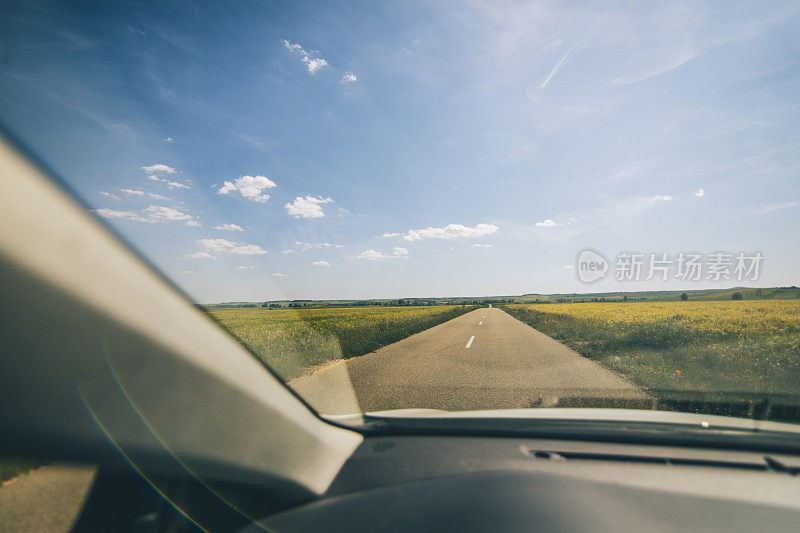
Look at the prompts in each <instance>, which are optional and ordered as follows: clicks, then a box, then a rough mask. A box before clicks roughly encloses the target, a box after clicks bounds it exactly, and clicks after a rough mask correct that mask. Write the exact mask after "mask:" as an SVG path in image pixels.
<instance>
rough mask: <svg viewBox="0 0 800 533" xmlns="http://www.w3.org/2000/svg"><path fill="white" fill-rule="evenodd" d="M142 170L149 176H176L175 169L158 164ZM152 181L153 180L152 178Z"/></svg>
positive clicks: (144, 167)
mask: <svg viewBox="0 0 800 533" xmlns="http://www.w3.org/2000/svg"><path fill="white" fill-rule="evenodd" d="M142 170H144V171H145V172H147V173H148V174H175V169H174V168H172V167H171V166H169V165H165V164H163V163H156V164H155V165H149V166H143V167H142ZM150 179H153V177H152V176H151V177H150Z"/></svg>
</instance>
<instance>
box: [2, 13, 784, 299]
mask: <svg viewBox="0 0 800 533" xmlns="http://www.w3.org/2000/svg"><path fill="white" fill-rule="evenodd" d="M0 9H1V10H2V16H0V20H2V22H0V51H1V52H2V54H0V56H2V58H3V59H2V63H1V64H0V121H1V122H2V124H3V125H4V126H5V127H6V128H8V129H9V130H10V131H11V132H13V134H14V135H16V136H17V137H18V138H19V139H20V140H21V141H22V142H23V143H25V144H26V145H27V146H28V147H29V148H30V149H31V150H32V151H33V152H34V153H35V154H36V155H38V156H39V157H40V158H41V159H42V160H43V161H44V162H45V163H47V164H48V165H49V166H50V167H51V168H53V169H54V170H55V171H56V172H57V173H58V174H59V175H60V176H61V177H62V178H63V179H64V181H65V182H66V183H68V184H69V185H70V187H71V188H73V189H74V190H75V191H76V192H77V193H78V194H79V195H80V196H81V197H82V198H83V199H84V200H85V201H86V202H87V203H88V204H89V205H90V206H91V207H92V208H93V209H96V210H97V213H98V214H99V215H101V216H105V217H106V219H107V220H108V221H109V222H110V223H111V224H112V225H113V226H114V227H115V228H116V229H117V230H118V231H119V232H120V233H121V234H122V235H123V236H124V237H125V238H126V239H127V240H128V241H129V242H131V243H132V244H133V245H134V246H135V247H136V248H138V249H139V250H140V251H141V252H142V253H144V255H146V256H147V257H149V258H150V259H151V260H152V261H153V262H154V263H155V264H156V265H157V266H158V267H159V268H160V269H161V270H162V271H163V272H164V273H165V274H167V275H168V276H169V277H171V278H172V279H174V280H175V281H176V282H177V283H178V285H180V286H181V287H183V288H184V289H185V290H186V291H187V292H188V293H189V294H190V295H191V296H192V297H193V298H195V299H197V300H198V301H201V302H215V301H233V300H262V299H279V298H367V297H408V296H448V295H449V296H457V295H497V294H520V293H528V292H567V291H569V292H572V291H578V292H585V291H595V290H639V289H642V290H651V289H660V288H677V287H685V288H702V287H708V286H732V285H734V283H731V282H725V281H724V280H723V281H721V282H719V283H714V282H712V281H706V280H703V281H701V282H693V283H688V284H687V283H686V282H679V281H677V280H672V279H670V280H668V281H656V280H650V281H640V282H617V281H615V280H613V279H607V280H605V281H603V282H601V283H599V284H597V285H593V286H591V287H587V286H585V285H582V284H581V283H580V282H579V281H578V279H577V277H576V275H575V272H574V268H569V267H570V266H572V265H574V263H575V258H576V256H577V254H578V252H579V251H580V250H582V249H584V248H587V247H590V248H593V249H596V250H599V251H601V252H602V253H604V254H606V255H607V256H608V257H610V258H613V257H614V256H615V255H616V254H617V253H619V252H622V251H640V252H643V253H648V252H658V253H661V252H666V253H670V254H677V253H679V252H682V251H699V252H703V253H710V252H714V251H720V250H723V251H730V252H738V251H747V252H755V251H760V252H761V253H762V254H763V256H764V263H763V267H762V268H763V270H762V275H761V278H760V279H759V280H758V282H754V283H749V284H748V285H760V286H771V285H789V284H797V281H798V279H797V272H798V269H797V265H798V262H799V261H800V251H798V247H797V236H796V235H797V233H798V229H800V224H799V223H800V206H799V205H798V201H800V109H799V108H798V106H799V105H800V98H798V95H800V59H799V58H800V31H798V27H799V26H800V6H797V4H796V3H794V4H793V3H780V2H770V3H731V2H715V3H698V2H689V3H685V4H682V3H679V2H675V3H669V4H657V3H652V4H643V3H610V4H607V3H603V5H602V6H601V5H600V4H599V3H592V2H587V3H583V4H581V3H568V4H567V3H562V2H533V3H524V2H487V3H481V2H466V3H449V2H403V3H399V2H385V3H383V2H361V3H356V2H353V3H339V2H336V3H333V2H314V3H302V2H286V3H278V2H255V1H252V2H237V3H233V5H228V4H225V5H223V4H222V3H217V2H208V3H204V2H193V3H189V2H157V3H141V4H140V3H125V4H120V5H115V6H111V5H110V4H109V5H104V4H101V3H98V5H91V3H72V4H69V3H64V2H60V3H56V2H53V3H50V2H36V1H30V2H29V1H26V2H16V3H15V2H5V3H4V5H3V7H2V8H0ZM701 191H702V192H701ZM43 216H46V214H43ZM384 235H391V236H385V237H384Z"/></svg>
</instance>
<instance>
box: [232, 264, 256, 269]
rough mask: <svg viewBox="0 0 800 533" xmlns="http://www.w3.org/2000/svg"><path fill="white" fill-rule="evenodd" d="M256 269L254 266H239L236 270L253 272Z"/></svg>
mask: <svg viewBox="0 0 800 533" xmlns="http://www.w3.org/2000/svg"><path fill="white" fill-rule="evenodd" d="M254 268H255V267H254V266H253V265H239V266H238V267H236V270H253V269H254Z"/></svg>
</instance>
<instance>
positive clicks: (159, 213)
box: [144, 205, 192, 222]
mask: <svg viewBox="0 0 800 533" xmlns="http://www.w3.org/2000/svg"><path fill="white" fill-rule="evenodd" d="M144 213H146V214H147V216H149V217H150V218H152V219H153V221H154V222H159V221H161V220H170V221H174V220H177V221H183V220H191V219H192V215H190V214H188V213H184V212H183V211H178V210H177V209H173V208H171V207H164V206H163V205H151V206H149V207H148V208H147V209H145V210H144Z"/></svg>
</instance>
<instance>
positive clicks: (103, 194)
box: [100, 191, 119, 200]
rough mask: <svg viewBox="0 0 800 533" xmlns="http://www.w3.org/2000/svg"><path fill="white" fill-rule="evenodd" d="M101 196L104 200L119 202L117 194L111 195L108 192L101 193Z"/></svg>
mask: <svg viewBox="0 0 800 533" xmlns="http://www.w3.org/2000/svg"><path fill="white" fill-rule="evenodd" d="M100 196H102V197H104V198H110V199H111V200H119V196H117V195H116V194H113V193H110V192H106V191H100Z"/></svg>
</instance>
